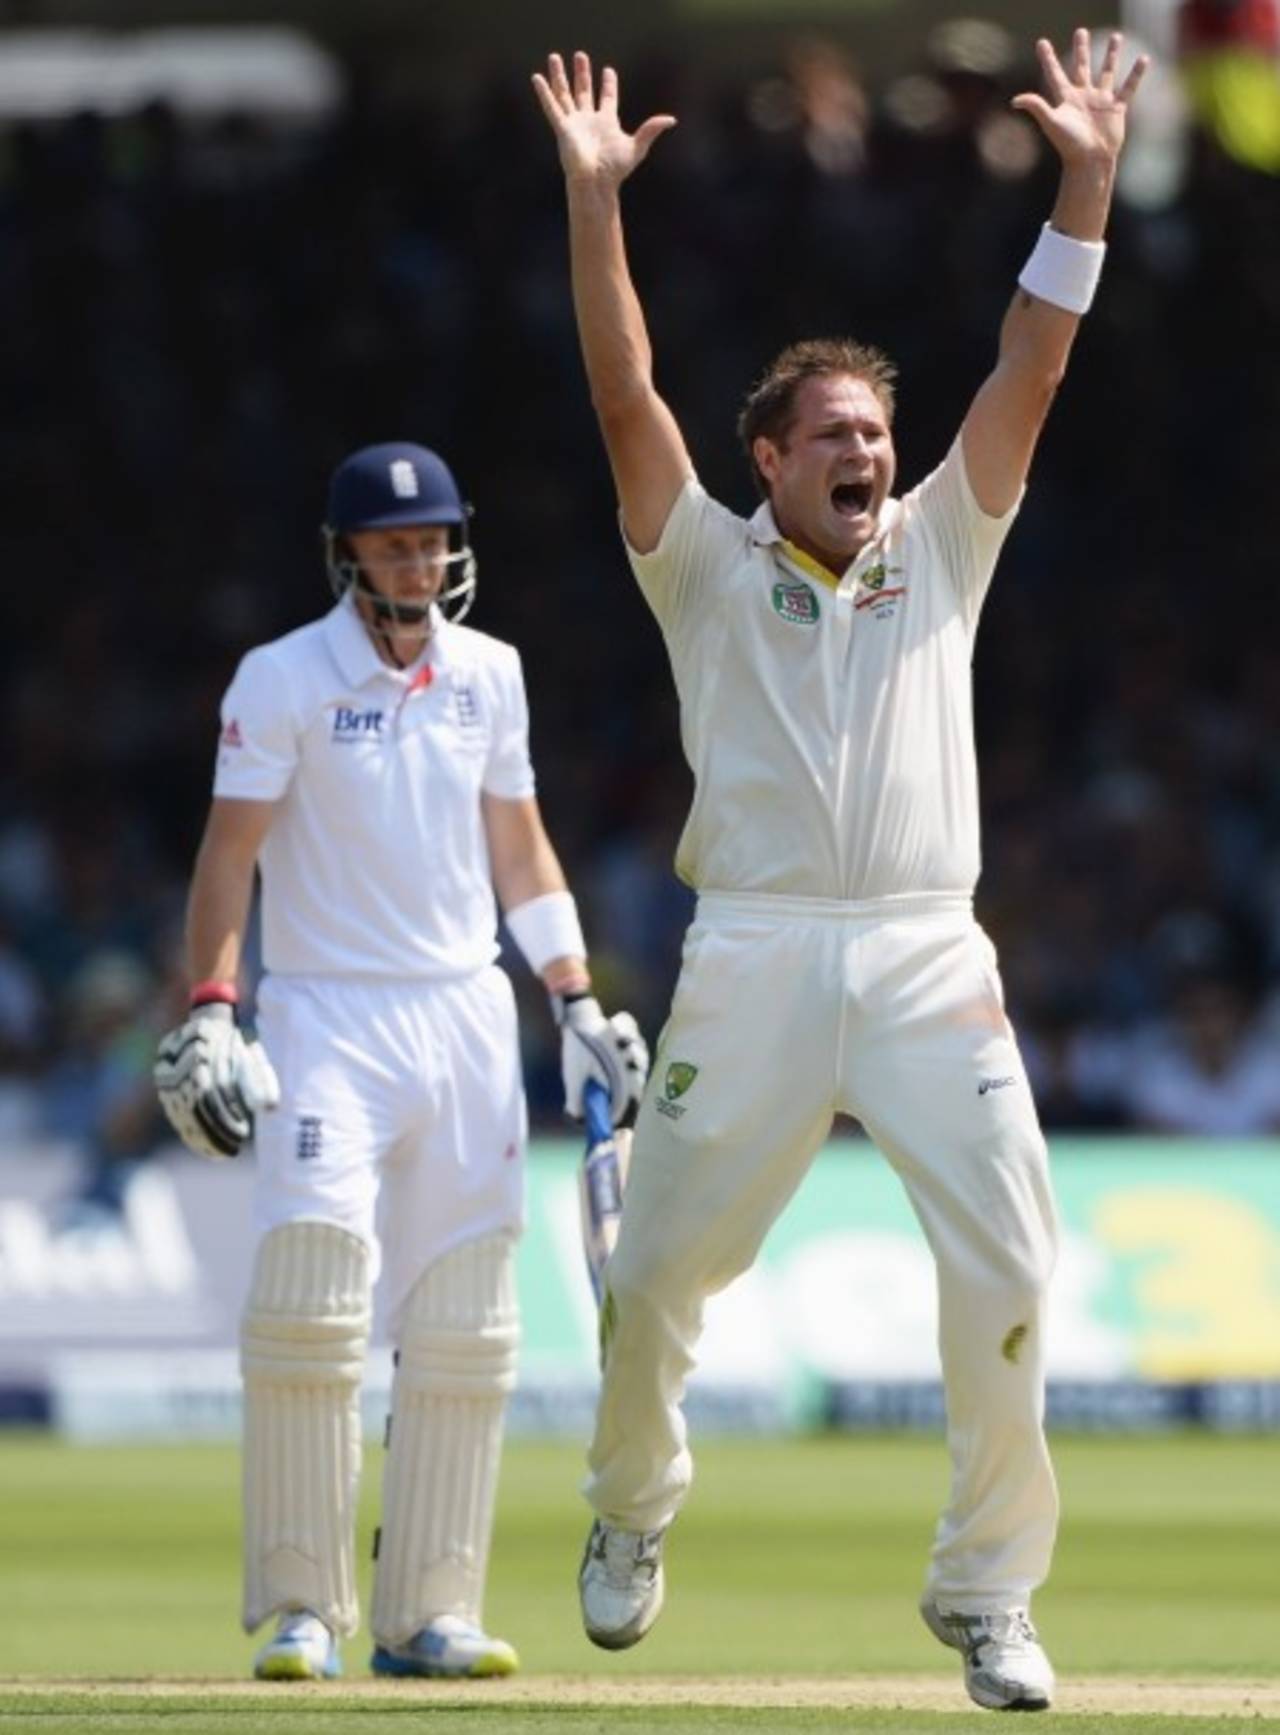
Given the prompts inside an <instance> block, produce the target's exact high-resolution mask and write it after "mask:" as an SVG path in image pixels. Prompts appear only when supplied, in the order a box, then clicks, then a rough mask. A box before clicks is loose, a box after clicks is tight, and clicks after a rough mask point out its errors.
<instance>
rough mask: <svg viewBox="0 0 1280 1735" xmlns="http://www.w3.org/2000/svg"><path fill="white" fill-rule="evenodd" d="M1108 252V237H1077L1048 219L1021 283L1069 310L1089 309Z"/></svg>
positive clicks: (1022, 285) (1023, 269) (1030, 290)
mask: <svg viewBox="0 0 1280 1735" xmlns="http://www.w3.org/2000/svg"><path fill="white" fill-rule="evenodd" d="M1106 252H1107V244H1106V242H1105V241H1076V240H1074V239H1073V238H1072V237H1071V236H1070V235H1060V234H1059V233H1058V231H1057V230H1056V229H1053V228H1051V227H1050V226H1049V224H1048V223H1046V224H1045V226H1044V228H1043V229H1041V231H1040V239H1039V240H1038V241H1037V242H1036V244H1035V246H1034V247H1033V248H1032V249H1031V257H1030V258H1029V259H1028V260H1027V262H1026V264H1025V265H1024V266H1023V267H1022V275H1021V277H1019V279H1018V286H1019V288H1021V289H1025V290H1026V292H1027V294H1028V295H1034V296H1035V297H1036V299H1037V300H1038V301H1048V302H1051V303H1052V304H1053V306H1054V307H1061V308H1063V309H1065V311H1066V312H1067V313H1088V311H1089V309H1090V307H1091V306H1092V305H1093V295H1094V291H1095V290H1096V289H1097V287H1098V279H1099V277H1101V275H1102V261H1103V259H1104V258H1105V257H1106Z"/></svg>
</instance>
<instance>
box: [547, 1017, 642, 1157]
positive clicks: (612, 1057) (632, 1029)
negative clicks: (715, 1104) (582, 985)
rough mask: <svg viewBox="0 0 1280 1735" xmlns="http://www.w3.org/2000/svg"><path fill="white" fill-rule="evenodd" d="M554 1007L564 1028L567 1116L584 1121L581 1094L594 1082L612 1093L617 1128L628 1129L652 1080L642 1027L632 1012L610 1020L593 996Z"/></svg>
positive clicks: (562, 1056)
mask: <svg viewBox="0 0 1280 1735" xmlns="http://www.w3.org/2000/svg"><path fill="white" fill-rule="evenodd" d="M551 1003H552V1008H553V1010H554V1012H555V1017H556V1023H557V1024H558V1025H559V1026H560V1065H561V1069H562V1071H563V1074H564V1112H565V1113H566V1114H567V1115H569V1116H570V1118H571V1119H573V1120H581V1119H582V1113H583V1110H582V1092H583V1089H584V1087H585V1085H586V1083H587V1080H588V1079H590V1078H594V1079H595V1080H596V1081H597V1082H598V1083H600V1084H602V1085H603V1086H604V1088H605V1089H606V1090H607V1091H608V1092H609V1108H610V1113H611V1114H612V1117H613V1124H614V1126H615V1127H629V1126H630V1125H631V1124H632V1122H633V1121H634V1120H635V1118H636V1111H637V1110H638V1109H639V1107H640V1098H641V1096H642V1095H643V1094H644V1085H645V1080H646V1079H647V1078H648V1076H649V1048H648V1044H647V1043H646V1042H645V1039H644V1037H643V1036H641V1034H640V1026H639V1025H638V1024H637V1023H636V1021H635V1019H634V1018H633V1017H632V1016H631V1014H630V1013H629V1012H615V1013H614V1015H613V1017H612V1018H606V1017H605V1015H604V1013H603V1012H602V1011H601V1010H600V1002H599V1001H598V1000H597V999H596V998H595V996H594V995H593V994H576V995H568V996H563V997H562V996H561V995H558V994H557V995H553V996H552V1002H551Z"/></svg>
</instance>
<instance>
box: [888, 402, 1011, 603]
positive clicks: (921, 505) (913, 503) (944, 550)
mask: <svg viewBox="0 0 1280 1735" xmlns="http://www.w3.org/2000/svg"><path fill="white" fill-rule="evenodd" d="M1021 504H1022V496H1021V495H1019V496H1018V499H1017V501H1015V503H1014V504H1013V505H1012V506H1011V507H1010V508H1009V510H1008V511H1007V512H1006V513H1005V514H1004V515H1003V517H1000V518H992V517H991V516H990V514H989V513H986V512H984V511H983V510H982V508H981V506H979V504H978V502H977V500H976V498H975V497H974V492H973V487H972V485H971V483H970V481H969V472H968V469H967V467H966V465H965V458H964V443H963V441H962V439H961V438H960V437H959V436H957V437H956V440H955V443H954V445H953V446H952V448H951V450H950V451H949V452H948V453H947V455H946V457H945V458H944V459H943V460H942V462H941V464H939V465H938V468H937V469H936V470H934V471H933V472H932V474H931V475H928V476H926V477H925V479H924V481H923V482H921V484H920V486H919V487H918V488H914V489H913V490H912V491H911V493H910V494H908V495H907V497H906V499H905V500H904V501H903V506H904V509H906V510H907V511H908V512H909V511H911V509H912V508H914V510H915V511H916V512H917V513H918V514H919V515H920V516H921V518H922V519H923V521H924V524H925V525H926V527H927V530H928V534H929V537H930V540H931V542H932V544H933V551H934V554H935V556H936V558H937V560H938V562H939V564H940V565H941V567H942V569H943V571H944V572H945V573H946V575H947V577H948V578H949V579H950V581H951V585H952V588H953V589H954V591H955V593H956V596H957V597H958V598H959V601H960V605H961V607H962V609H963V610H964V614H965V618H966V620H967V621H968V623H969V626H970V628H971V629H972V628H973V627H975V626H976V625H977V621H978V614H979V611H980V610H981V608H982V603H983V599H984V598H985V596H986V594H987V591H988V589H989V587H990V585H991V575H992V573H993V572H994V571H995V566H996V560H997V558H998V556H999V553H1000V550H1001V548H1002V546H1003V545H1004V539H1005V537H1006V536H1007V535H1008V534H1009V528H1010V526H1011V525H1012V523H1013V521H1014V519H1015V518H1016V516H1017V513H1018V507H1019V506H1020V505H1021Z"/></svg>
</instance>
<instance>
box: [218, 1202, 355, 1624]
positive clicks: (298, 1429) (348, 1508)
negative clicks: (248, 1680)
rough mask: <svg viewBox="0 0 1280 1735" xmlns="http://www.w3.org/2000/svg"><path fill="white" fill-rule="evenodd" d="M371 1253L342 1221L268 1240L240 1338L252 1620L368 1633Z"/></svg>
mask: <svg viewBox="0 0 1280 1735" xmlns="http://www.w3.org/2000/svg"><path fill="white" fill-rule="evenodd" d="M369 1314H370V1306H369V1249H368V1247H367V1246H366V1245H365V1243H364V1242H363V1241H362V1240H360V1238H359V1237H358V1236H356V1235H352V1234H349V1233H348V1231H347V1230H345V1229H339V1228H336V1227H335V1226H334V1225H332V1224H330V1223H306V1222H304V1223H287V1224H285V1225H284V1226H283V1227H282V1228H279V1229H273V1230H272V1231H271V1232H270V1234H268V1235H267V1236H266V1237H265V1238H264V1239H263V1241H262V1244H261V1246H260V1247H259V1249H258V1257H257V1262H256V1264H255V1266H254V1273H253V1283H252V1286H251V1288H250V1293H249V1301H248V1305H247V1307H246V1309H245V1314H244V1320H243V1322H242V1326H241V1337H240V1366H241V1372H242V1374H243V1376H244V1460H243V1496H244V1626H245V1631H246V1632H252V1631H253V1630H254V1628H255V1627H257V1626H259V1625H261V1623H262V1622H263V1621H264V1620H266V1619H267V1617H268V1616H269V1615H272V1614H275V1613H278V1612H280V1611H282V1610H285V1609H304V1608H305V1609H310V1610H311V1611H312V1612H313V1613H314V1614H317V1615H319V1616H320V1618H321V1620H323V1621H324V1622H325V1623H326V1625H327V1626H329V1627H331V1628H332V1629H333V1631H335V1632H338V1633H342V1634H346V1635H350V1634H351V1633H353V1632H354V1631H355V1629H356V1620H357V1604H356V1579H355V1502H356V1488H357V1484H358V1481H359V1477H360V1381H361V1378H362V1376H363V1373H364V1358H365V1348H366V1346H367V1344H368V1340H369Z"/></svg>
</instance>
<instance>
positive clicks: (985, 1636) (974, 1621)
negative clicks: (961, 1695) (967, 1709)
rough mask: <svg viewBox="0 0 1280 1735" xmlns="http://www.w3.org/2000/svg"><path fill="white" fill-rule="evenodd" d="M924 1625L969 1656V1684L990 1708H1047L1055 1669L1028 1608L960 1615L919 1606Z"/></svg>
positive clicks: (925, 1604) (972, 1695)
mask: <svg viewBox="0 0 1280 1735" xmlns="http://www.w3.org/2000/svg"><path fill="white" fill-rule="evenodd" d="M920 1613H921V1614H922V1615H923V1616H924V1624H925V1625H926V1626H927V1627H928V1629H929V1631H930V1632H931V1633H932V1634H933V1636H934V1637H935V1638H937V1639H941V1640H942V1642H943V1644H944V1645H950V1646H951V1649H952V1650H953V1651H959V1652H960V1653H961V1655H962V1656H963V1657H964V1684H965V1686H966V1687H967V1688H968V1689H969V1697H970V1698H971V1699H972V1700H973V1702H974V1703H975V1704H976V1705H983V1706H985V1707H986V1709H987V1710H988V1711H1045V1710H1047V1709H1048V1707H1049V1702H1050V1700H1051V1699H1052V1698H1053V1670H1052V1668H1051V1667H1050V1666H1049V1659H1048V1657H1046V1656H1045V1654H1044V1649H1043V1647H1042V1646H1041V1643H1040V1640H1039V1638H1038V1637H1037V1635H1036V1629H1035V1628H1034V1627H1033V1626H1032V1624H1031V1617H1030V1616H1029V1615H1028V1613H1027V1611H1026V1609H1024V1608H1010V1609H992V1610H990V1611H988V1612H987V1613H986V1614H961V1613H960V1611H959V1610H958V1609H944V1608H939V1606H938V1604H937V1603H936V1602H934V1601H933V1599H932V1598H929V1597H926V1599H925V1600H924V1602H922V1603H921V1604H920Z"/></svg>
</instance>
